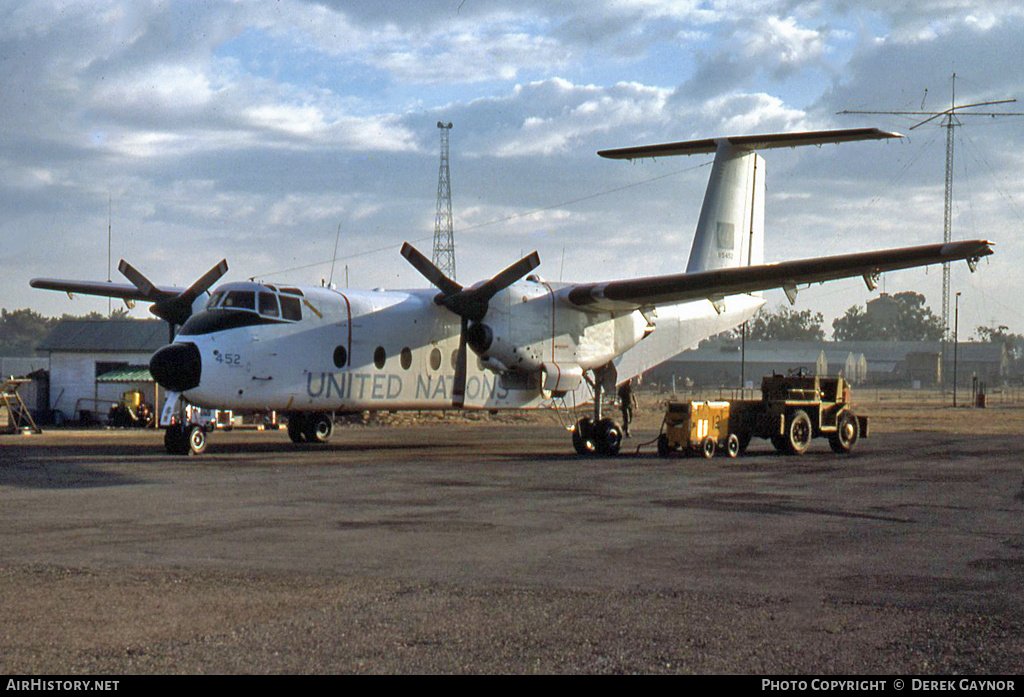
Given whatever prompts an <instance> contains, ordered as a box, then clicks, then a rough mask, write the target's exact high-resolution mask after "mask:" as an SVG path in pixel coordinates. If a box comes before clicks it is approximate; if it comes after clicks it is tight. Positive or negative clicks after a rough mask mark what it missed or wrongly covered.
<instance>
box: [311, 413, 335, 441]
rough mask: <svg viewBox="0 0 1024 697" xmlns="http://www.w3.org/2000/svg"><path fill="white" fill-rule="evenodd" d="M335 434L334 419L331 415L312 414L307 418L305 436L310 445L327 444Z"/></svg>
mask: <svg viewBox="0 0 1024 697" xmlns="http://www.w3.org/2000/svg"><path fill="white" fill-rule="evenodd" d="M333 433H334V419H332V418H331V415H330V414H312V415H310V416H309V417H307V418H306V428H305V435H306V440H307V441H308V442H310V443H326V442H327V441H329V440H330V439H331V435H332V434H333Z"/></svg>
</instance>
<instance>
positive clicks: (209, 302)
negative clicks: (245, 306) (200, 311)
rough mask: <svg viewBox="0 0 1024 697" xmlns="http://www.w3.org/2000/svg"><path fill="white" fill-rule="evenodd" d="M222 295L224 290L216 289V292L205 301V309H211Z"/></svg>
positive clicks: (218, 302)
mask: <svg viewBox="0 0 1024 697" xmlns="http://www.w3.org/2000/svg"><path fill="white" fill-rule="evenodd" d="M223 297H224V291H222V290H218V291H217V292H216V293H214V294H213V295H211V296H210V299H209V300H207V301H206V309H207V310H212V309H213V308H215V307H217V305H219V304H220V301H221V299H222V298H223Z"/></svg>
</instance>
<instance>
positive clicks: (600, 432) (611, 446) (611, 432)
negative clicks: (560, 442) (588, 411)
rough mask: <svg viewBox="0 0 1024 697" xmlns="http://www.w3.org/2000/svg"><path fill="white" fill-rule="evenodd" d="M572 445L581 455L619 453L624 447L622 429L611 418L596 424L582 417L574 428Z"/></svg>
mask: <svg viewBox="0 0 1024 697" xmlns="http://www.w3.org/2000/svg"><path fill="white" fill-rule="evenodd" d="M572 447H573V448H575V449H576V452H577V453H578V454H580V455H618V454H619V450H620V449H621V448H622V429H621V428H619V425H618V424H617V423H615V422H614V421H612V420H611V419H601V420H600V421H598V422H597V423H596V424H595V423H594V421H593V420H592V419H590V418H584V419H580V420H579V421H577V422H576V426H574V427H573V429H572Z"/></svg>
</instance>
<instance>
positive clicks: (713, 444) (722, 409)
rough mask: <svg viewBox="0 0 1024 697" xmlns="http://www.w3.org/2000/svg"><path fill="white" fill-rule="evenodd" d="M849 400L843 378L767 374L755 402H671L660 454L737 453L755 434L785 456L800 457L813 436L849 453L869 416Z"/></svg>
mask: <svg viewBox="0 0 1024 697" xmlns="http://www.w3.org/2000/svg"><path fill="white" fill-rule="evenodd" d="M850 402H851V400H850V385H849V383H847V382H846V380H844V379H843V378H829V377H820V376H816V375H793V376H785V375H772V376H770V377H765V378H764V379H763V380H762V382H761V399H759V400H734V401H731V402H724V401H723V402H669V404H668V408H667V410H666V412H665V419H664V421H663V423H662V426H661V434H660V435H659V436H658V454H659V455H661V456H662V457H667V456H668V455H669V454H671V453H672V452H673V451H675V450H682V451H684V452H687V453H694V452H697V453H701V454H702V455H704V457H714V454H715V452H716V450H718V449H719V448H724V449H725V452H726V454H727V455H728V456H729V457H736V456H737V455H740V454H742V453H743V452H744V451H745V450H746V449H747V445H749V444H750V441H751V439H752V438H753V437H754V436H757V437H758V438H767V439H768V440H770V441H771V443H772V445H773V446H774V447H775V449H776V450H778V451H779V452H782V453H786V454H788V455H803V454H804V453H805V452H806V451H807V448H808V446H809V445H810V443H811V439H813V438H827V439H828V442H829V446H830V447H831V448H832V450H833V451H834V452H836V453H839V454H844V453H848V452H850V451H851V450H853V447H854V446H855V445H856V444H857V441H858V440H859V439H861V438H866V437H867V435H868V419H867V417H866V416H859V415H857V414H854V412H853V408H852V406H851V403H850Z"/></svg>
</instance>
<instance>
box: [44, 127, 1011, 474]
mask: <svg viewBox="0 0 1024 697" xmlns="http://www.w3.org/2000/svg"><path fill="white" fill-rule="evenodd" d="M897 137H900V136H899V135H898V134H895V133H886V132H884V131H879V130H876V129H847V130H840V131H817V132H802V133H783V134H773V135H755V136H738V137H727V138H715V139H707V140H696V141H687V142H680V143H667V144H660V145H650V146H642V147H635V148H623V149H618V150H605V151H602V152H600V153H598V154H600V155H601V156H603V157H607V158H614V159H628V160H632V159H637V158H646V157H665V156H669V155H691V154H697V153H714V154H715V160H714V165H713V168H712V171H711V176H710V181H709V183H708V187H707V191H706V193H705V196H704V204H703V208H702V209H701V213H700V218H699V221H698V224H697V230H696V233H695V235H694V239H693V245H692V248H691V250H690V257H689V262H688V263H687V266H686V271H685V272H684V273H679V274H671V275H667V276H655V277H646V278H636V279H627V280H618V281H607V282H598V283H553V282H549V281H545V280H543V279H542V278H540V277H539V276H537V275H535V274H533V273H531V272H532V271H533V270H534V268H535V267H537V266H538V265H539V264H540V259H539V257H538V255H537V253H536V252H534V253H533V254H530V255H529V256H527V257H525V258H523V259H521V260H520V261H518V262H516V263H515V264H513V265H512V266H510V267H508V268H507V269H505V270H504V271H502V272H501V273H499V274H497V275H496V276H494V277H493V278H491V279H489V280H487V281H483V282H481V283H477V284H475V285H472V286H469V287H463V286H461V285H459V284H458V283H456V282H455V281H453V280H452V279H450V278H447V277H446V276H445V275H444V274H443V273H442V272H441V271H440V270H438V269H437V268H436V267H435V266H434V265H433V264H432V263H431V262H430V261H429V260H428V259H427V258H426V257H424V256H423V255H422V254H420V253H419V252H418V251H417V250H416V249H414V248H413V247H411V246H410V245H408V244H406V245H405V246H404V247H403V248H402V252H401V253H402V255H403V256H404V257H405V258H406V259H407V260H408V261H409V262H410V263H411V264H412V265H413V266H414V267H415V268H416V269H417V270H418V271H419V272H420V273H421V274H423V276H425V277H426V279H427V280H428V281H430V283H431V284H433V286H434V288H431V289H423V290H395V291H390V290H347V289H346V290H337V289H334V288H330V287H316V286H314V287H309V286H297V285H290V284H273V285H272V284H268V283H256V282H237V283H225V284H223V285H220V286H219V287H217V288H216V289H215V290H214V291H213V292H212V294H209V296H208V297H207V291H208V289H209V288H210V287H211V286H213V284H214V283H215V282H216V281H217V280H218V279H219V278H220V277H221V276H222V275H223V274H224V273H225V272H226V271H227V264H226V262H224V261H222V262H221V263H220V264H218V265H217V266H215V267H214V268H213V269H211V270H210V271H209V272H207V273H206V274H205V275H204V276H203V277H202V278H200V279H199V280H198V281H196V283H194V284H193V285H192V286H191V287H190V288H188V289H184V290H183V289H180V288H168V287H157V286H154V285H153V284H152V283H151V282H150V281H149V280H148V279H146V278H145V277H144V276H143V275H142V274H141V273H139V272H138V271H136V270H135V269H134V268H132V267H131V266H130V265H129V264H127V263H126V262H124V261H122V262H121V264H120V266H119V269H120V271H121V273H122V274H123V275H124V276H125V277H126V278H127V279H128V280H129V281H131V285H127V284H111V283H105V282H89V281H68V280H58V279H34V280H33V281H32V282H31V285H32V286H33V287H35V288H44V289H50V290H61V291H65V292H68V293H85V294H92V295H100V296H107V297H115V298H122V299H124V300H126V301H134V300H141V301H148V302H152V303H153V305H152V308H151V311H152V312H153V313H154V314H155V315H157V316H158V317H161V318H163V319H165V320H167V321H168V322H169V323H170V324H171V325H172V333H173V327H174V325H180V329H179V330H178V332H177V335H176V336H173V341H172V343H171V344H169V345H168V346H165V347H163V348H161V349H160V350H158V351H157V352H156V353H155V354H154V355H153V357H152V360H151V361H150V371H151V373H152V374H153V377H154V378H155V379H156V381H157V382H158V383H159V384H160V385H162V386H163V387H165V388H166V389H167V390H169V391H170V393H171V394H170V395H169V398H168V401H167V404H168V405H169V406H167V407H165V409H164V413H163V418H162V419H161V425H165V426H167V427H168V428H167V432H166V436H165V445H166V448H167V450H168V452H171V453H177V454H187V453H190V452H192V453H197V452H202V451H203V450H204V449H205V447H206V436H205V433H204V432H203V429H202V428H201V427H200V426H198V425H195V424H190V423H188V422H187V420H186V419H184V418H183V416H182V415H183V413H184V411H183V409H182V408H181V406H180V405H181V404H182V403H183V402H184V401H185V400H187V402H188V403H190V404H193V405H197V406H201V407H212V408H219V409H233V410H242V411H244V410H267V411H270V410H274V411H278V412H283V413H284V414H285V415H286V417H287V419H288V434H289V436H290V437H291V439H292V440H293V441H295V442H297V443H299V442H310V443H322V442H326V441H327V440H328V439H329V438H330V436H331V434H332V430H333V424H334V415H335V414H339V413H346V412H360V411H364V410H371V411H372V410H381V409H387V410H398V409H416V410H428V409H453V408H456V409H486V410H496V409H538V408H556V407H568V408H571V409H576V408H578V407H580V406H582V405H584V404H586V403H592V404H593V407H592V412H590V413H591V414H592V415H590V416H586V417H584V418H579V419H578V420H576V421H575V424H574V426H573V427H572V429H571V430H572V439H573V444H574V446H575V448H576V450H577V452H579V453H580V454H587V453H598V454H607V455H613V454H616V453H618V451H619V448H620V445H621V439H622V432H621V429H620V426H619V425H618V424H617V423H615V421H614V420H612V419H610V418H608V417H606V416H605V415H603V414H602V395H606V394H609V393H614V391H615V387H616V385H619V384H621V383H622V382H624V381H626V380H629V379H631V378H633V377H634V376H637V375H640V374H641V373H643V372H644V371H645V370H648V369H649V368H652V367H653V366H656V365H658V364H659V363H661V362H663V361H665V360H667V359H668V358H671V357H672V356H675V355H676V354H678V353H680V352H681V351H683V350H684V349H686V348H689V347H692V346H694V345H696V344H697V343H698V342H699V341H700V340H701V339H704V338H706V337H709V336H712V335H715V334H717V333H719V332H722V331H725V330H728V329H730V328H733V327H736V326H738V325H739V324H741V323H743V322H744V321H746V320H748V319H750V318H751V317H752V316H753V315H754V314H755V313H756V312H757V310H758V309H759V308H760V307H761V306H762V305H763V304H764V302H765V301H764V299H763V298H762V297H761V296H760V291H763V290H767V289H771V288H783V289H784V290H785V292H786V294H787V296H788V297H789V300H790V302H795V300H796V292H797V288H798V286H800V285H806V284H812V283H820V282H823V281H828V280H833V279H839V278H849V277H856V276H862V277H863V278H864V280H865V282H866V283H867V285H868V287H869V288H871V289H874V288H875V287H876V285H877V281H878V277H879V275H880V274H881V273H883V272H885V271H892V270H896V269H906V268H911V267H917V266H925V265H929V264H938V263H945V262H950V261H954V260H960V259H963V260H966V261H967V262H968V264H969V265H970V267H971V270H974V268H975V266H976V264H977V261H978V259H979V258H980V257H983V256H986V255H989V254H991V253H992V244H991V243H990V242H987V241H981V240H975V241H964V242H953V243H950V244H933V245H925V246H919V247H904V248H898V249H886V250H880V251H875V252H864V253H856V254H843V255H839V256H830V257H817V258H812V259H803V260H799V261H787V262H782V263H776V264H765V263H764V262H763V255H764V197H765V193H764V192H765V167H764V160H763V159H762V157H761V156H760V155H759V154H758V152H757V151H759V150H764V149H769V148H783V147H795V146H800V145H821V144H825V143H842V142H846V141H854V140H876V139H884V138H897ZM470 351H472V355H471V354H470ZM573 418H574V419H575V417H573Z"/></svg>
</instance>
